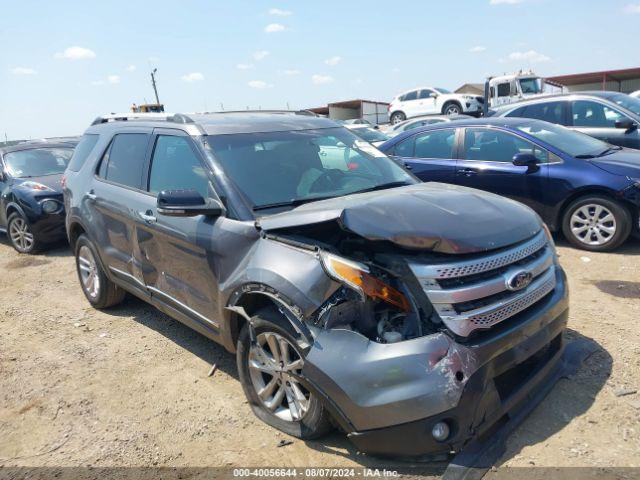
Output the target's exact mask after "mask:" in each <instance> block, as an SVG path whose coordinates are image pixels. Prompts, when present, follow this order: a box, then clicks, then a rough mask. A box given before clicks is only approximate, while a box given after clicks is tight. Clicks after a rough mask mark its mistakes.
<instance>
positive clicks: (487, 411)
mask: <svg viewBox="0 0 640 480" xmlns="http://www.w3.org/2000/svg"><path fill="white" fill-rule="evenodd" d="M556 275H557V286H556V289H555V290H554V291H553V292H552V293H551V294H549V295H548V296H547V297H546V298H545V299H543V300H541V301H540V302H538V303H537V304H536V305H535V306H534V307H532V308H529V309H528V310H526V311H525V312H522V313H521V314H518V315H517V316H515V317H513V318H511V319H509V320H508V321H505V322H504V324H502V325H497V326H496V327H494V328H493V329H492V330H491V331H490V332H487V333H486V334H485V335H484V336H482V337H480V338H479V339H478V340H477V341H475V342H474V341H470V342H468V343H465V344H461V343H456V342H455V341H453V340H452V339H451V338H450V337H449V336H448V335H445V334H434V335H430V336H426V337H422V338H418V339H414V340H410V341H405V342H400V343H394V344H378V343H375V342H371V341H369V340H368V339H366V338H365V337H362V336H361V335H359V334H357V333H355V332H352V331H345V330H333V331H332V330H327V331H322V332H320V333H319V334H318V335H317V337H316V341H315V342H314V344H313V346H312V347H311V350H310V352H309V353H308V355H307V357H306V361H305V367H304V369H303V375H304V376H305V377H306V379H307V380H308V381H309V383H310V386H311V387H312V389H313V390H315V391H316V392H317V393H318V394H319V395H320V396H321V397H322V398H324V400H325V405H326V406H327V408H328V409H329V410H330V411H331V412H332V414H333V415H334V417H335V418H336V420H337V421H338V423H340V425H341V427H342V428H343V429H344V430H345V431H346V432H347V433H348V436H349V438H350V439H351V441H352V442H353V443H354V444H355V445H356V446H357V447H358V449H359V450H360V451H362V452H365V453H369V454H376V455H392V456H399V457H431V456H437V455H442V454H448V453H450V452H456V451H459V450H461V449H462V447H464V446H465V445H466V444H467V443H468V442H470V441H472V440H474V439H477V438H480V437H482V436H483V435H486V434H488V433H489V432H490V431H491V430H492V429H493V428H495V427H496V426H497V425H499V424H500V422H503V421H504V419H505V418H508V416H509V415H510V414H511V413H512V412H515V411H517V410H518V409H520V408H521V406H522V405H523V404H524V403H527V402H530V401H531V399H534V398H539V395H538V396H536V394H537V393H539V392H540V391H542V390H544V389H545V388H547V387H548V383H549V382H551V381H555V379H557V370H558V369H559V368H560V358H561V355H562V351H563V339H562V332H563V330H564V328H565V326H566V323H567V316H568V301H567V300H568V299H567V296H568V295H567V290H566V283H565V275H564V272H563V271H562V270H561V269H560V268H558V269H557V273H556ZM442 421H444V422H446V423H447V425H448V426H449V428H450V434H449V437H448V438H447V439H446V440H445V441H442V442H439V441H436V440H435V439H434V438H433V436H432V434H431V431H432V428H433V426H434V425H435V424H436V423H438V422H442Z"/></svg>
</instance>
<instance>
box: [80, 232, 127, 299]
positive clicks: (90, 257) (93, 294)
mask: <svg viewBox="0 0 640 480" xmlns="http://www.w3.org/2000/svg"><path fill="white" fill-rule="evenodd" d="M97 259H98V254H97V253H96V249H95V247H94V246H93V244H92V243H91V240H89V238H87V236H86V235H80V236H79V237H78V240H77V241H76V270H77V272H78V279H79V280H80V285H81V286H82V291H83V292H84V296H85V297H87V300H89V303H90V304H91V305H93V306H94V307H95V308H107V307H112V306H114V305H117V304H118V303H121V302H122V300H124V297H125V295H126V292H125V291H124V290H122V289H121V288H120V287H118V286H117V285H116V284H115V283H113V282H112V281H111V280H109V279H108V278H107V276H106V275H105V273H104V270H102V267H101V266H100V263H99V262H98V260H97Z"/></svg>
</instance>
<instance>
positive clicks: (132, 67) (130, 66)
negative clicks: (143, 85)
mask: <svg viewBox="0 0 640 480" xmlns="http://www.w3.org/2000/svg"><path fill="white" fill-rule="evenodd" d="M125 70H126V71H127V72H135V71H136V66H135V65H129V66H128V67H127V68H125Z"/></svg>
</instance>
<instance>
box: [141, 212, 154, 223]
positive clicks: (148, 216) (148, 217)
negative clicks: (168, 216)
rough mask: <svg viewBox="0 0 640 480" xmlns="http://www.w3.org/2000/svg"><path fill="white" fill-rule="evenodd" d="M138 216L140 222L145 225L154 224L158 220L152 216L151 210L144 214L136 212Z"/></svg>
mask: <svg viewBox="0 0 640 480" xmlns="http://www.w3.org/2000/svg"><path fill="white" fill-rule="evenodd" d="M138 215H140V218H142V220H144V221H145V222H146V223H156V220H158V219H157V218H156V217H154V216H153V212H152V211H151V210H147V211H146V212H138Z"/></svg>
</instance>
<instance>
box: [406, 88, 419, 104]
mask: <svg viewBox="0 0 640 480" xmlns="http://www.w3.org/2000/svg"><path fill="white" fill-rule="evenodd" d="M417 98H418V91H417V90H414V91H413V92H409V93H407V94H406V95H405V96H403V97H402V101H403V102H406V101H409V100H416V99H417Z"/></svg>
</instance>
